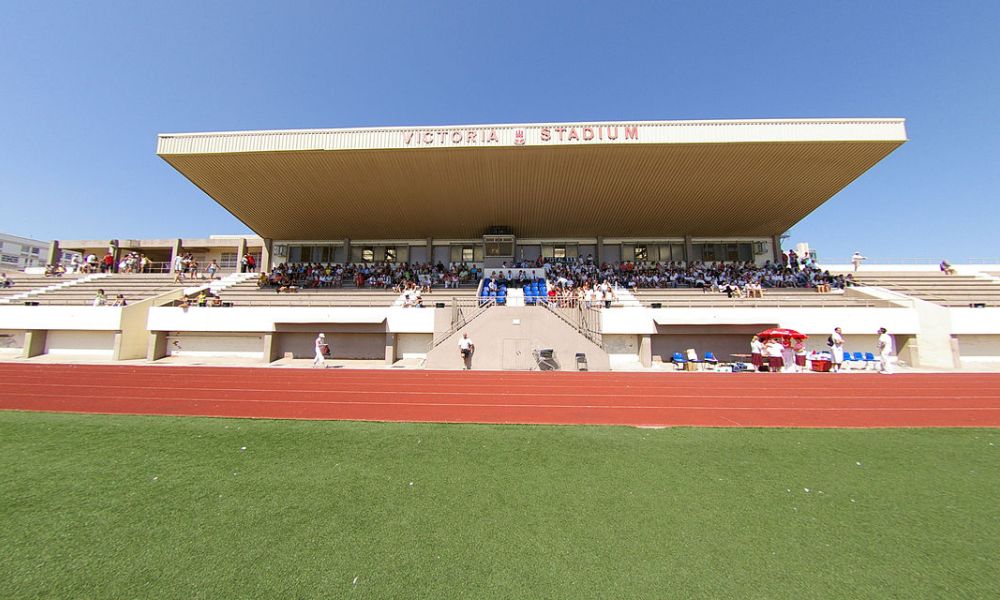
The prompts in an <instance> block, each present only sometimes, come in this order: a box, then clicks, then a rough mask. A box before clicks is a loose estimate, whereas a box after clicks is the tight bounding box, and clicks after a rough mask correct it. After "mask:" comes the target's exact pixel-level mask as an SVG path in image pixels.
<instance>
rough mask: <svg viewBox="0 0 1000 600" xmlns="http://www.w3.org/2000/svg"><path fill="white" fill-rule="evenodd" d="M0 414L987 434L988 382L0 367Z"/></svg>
mask: <svg viewBox="0 0 1000 600" xmlns="http://www.w3.org/2000/svg"><path fill="white" fill-rule="evenodd" d="M0 409H7V410H36V411H57V412H76V413H106V414H143V415H186V416H211V417H249V418H265V419H349V420H360V421H414V422H438V423H441V422H446V423H523V424H604V425H636V426H703V427H1000V374H969V373H962V374H959V373H946V374H896V375H891V376H885V375H879V374H876V373H871V374H867V373H866V374H861V373H858V374H839V375H838V374H832V373H831V374H818V373H809V374H799V375H792V374H780V375H779V374H773V375H772V374H764V373H759V374H758V373H752V374H745V373H733V374H719V373H676V374H670V373H568V372H546V373H540V372H498V371H471V372H468V371H416V370H413V371H409V370H407V371H404V370H354V369H350V370H346V369H328V370H308V369H276V368H259V369H248V368H215V367H161V366H141V367H140V366H111V365H92V366H90V365H55V364H19V363H0Z"/></svg>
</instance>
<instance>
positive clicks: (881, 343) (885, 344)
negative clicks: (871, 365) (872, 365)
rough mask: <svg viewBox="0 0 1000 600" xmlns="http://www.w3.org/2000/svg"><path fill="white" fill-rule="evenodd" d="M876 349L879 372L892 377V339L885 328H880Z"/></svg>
mask: <svg viewBox="0 0 1000 600" xmlns="http://www.w3.org/2000/svg"><path fill="white" fill-rule="evenodd" d="M875 348H876V349H877V350H878V358H879V372H880V373H882V374H883V375H892V365H891V364H890V363H889V358H890V356H891V355H892V338H891V337H889V332H888V331H886V329H885V327H879V330H878V342H876V343H875Z"/></svg>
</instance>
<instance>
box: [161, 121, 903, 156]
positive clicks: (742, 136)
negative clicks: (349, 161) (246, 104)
mask: <svg viewBox="0 0 1000 600" xmlns="http://www.w3.org/2000/svg"><path fill="white" fill-rule="evenodd" d="M905 123H906V120H905V119H903V118H895V117H894V118H838V119H742V120H692V121H592V122H567V123H528V124H523V123H522V124H514V123H508V124H466V125H434V126H399V127H372V128H343V129H289V130H248V131H220V132H192V133H161V134H158V136H157V150H156V153H157V154H158V155H160V156H168V155H174V154H200V153H230V152H266V151H304V150H363V149H376V150H377V149H394V148H428V147H441V146H451V147H477V148H483V147H505V146H520V145H527V146H539V145H541V146H545V145H552V146H557V145H564V144H567V143H568V144H581V145H582V144H587V145H589V144H612V143H614V144H621V143H623V142H627V143H633V144H635V143H638V144H658V143H661V144H662V143H719V142H731V143H740V142H748V143H752V142H795V141H803V142H823V141H834V142H835V141H877V142H886V141H895V142H905V141H907V137H906V126H905ZM577 130H579V131H577ZM619 130H620V131H619ZM557 137H558V139H557Z"/></svg>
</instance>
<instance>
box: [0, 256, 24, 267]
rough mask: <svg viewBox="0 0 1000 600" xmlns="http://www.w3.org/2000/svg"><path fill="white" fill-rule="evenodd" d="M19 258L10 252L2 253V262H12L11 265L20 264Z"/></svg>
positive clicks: (0, 257) (0, 259) (0, 258)
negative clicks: (9, 253)
mask: <svg viewBox="0 0 1000 600" xmlns="http://www.w3.org/2000/svg"><path fill="white" fill-rule="evenodd" d="M19 260H20V259H18V257H16V256H10V255H8V254H4V255H0V262H4V263H7V264H10V265H16V264H18V261H19Z"/></svg>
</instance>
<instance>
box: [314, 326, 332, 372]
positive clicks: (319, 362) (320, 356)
mask: <svg viewBox="0 0 1000 600" xmlns="http://www.w3.org/2000/svg"><path fill="white" fill-rule="evenodd" d="M329 353H330V346H329V344H327V343H326V334H323V333H320V334H319V335H317V336H316V358H314V359H313V367H319V368H321V369H325V368H326V355H327V354H329Z"/></svg>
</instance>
